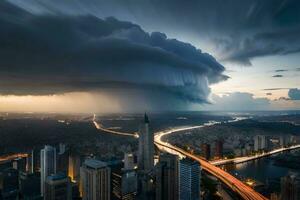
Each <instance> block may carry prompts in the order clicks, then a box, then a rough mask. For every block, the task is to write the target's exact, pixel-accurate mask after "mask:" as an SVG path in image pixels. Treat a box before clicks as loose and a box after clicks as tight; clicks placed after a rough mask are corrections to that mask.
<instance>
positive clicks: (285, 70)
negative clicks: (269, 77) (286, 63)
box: [274, 69, 289, 72]
mask: <svg viewBox="0 0 300 200" xmlns="http://www.w3.org/2000/svg"><path fill="white" fill-rule="evenodd" d="M287 71H289V70H287V69H277V70H274V72H287Z"/></svg>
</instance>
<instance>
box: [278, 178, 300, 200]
mask: <svg viewBox="0 0 300 200" xmlns="http://www.w3.org/2000/svg"><path fill="white" fill-rule="evenodd" d="M280 184H281V199H283V200H299V199H300V176H299V175H298V174H292V173H291V174H289V175H287V176H285V177H282V178H281V179H280Z"/></svg>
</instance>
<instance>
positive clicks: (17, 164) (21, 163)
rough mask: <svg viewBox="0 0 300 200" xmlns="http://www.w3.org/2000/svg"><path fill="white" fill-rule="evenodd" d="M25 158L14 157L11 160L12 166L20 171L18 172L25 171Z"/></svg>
mask: <svg viewBox="0 0 300 200" xmlns="http://www.w3.org/2000/svg"><path fill="white" fill-rule="evenodd" d="M26 159H27V158H16V159H15V160H13V161H12V165H13V168H14V169H16V170H18V171H20V172H26V164H27V162H26Z"/></svg>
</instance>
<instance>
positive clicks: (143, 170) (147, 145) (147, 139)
mask: <svg viewBox="0 0 300 200" xmlns="http://www.w3.org/2000/svg"><path fill="white" fill-rule="evenodd" d="M153 167H154V135H153V132H151V131H150V127H149V119H148V116H147V115H146V114H145V116H144V121H143V122H142V124H141V125H140V129H139V149H138V188H139V194H140V195H141V197H139V198H141V199H151V198H152V197H151V196H152V195H153V193H152V192H153V180H152V178H151V172H152V170H153Z"/></svg>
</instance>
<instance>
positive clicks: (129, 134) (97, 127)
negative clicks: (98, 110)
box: [93, 114, 139, 138]
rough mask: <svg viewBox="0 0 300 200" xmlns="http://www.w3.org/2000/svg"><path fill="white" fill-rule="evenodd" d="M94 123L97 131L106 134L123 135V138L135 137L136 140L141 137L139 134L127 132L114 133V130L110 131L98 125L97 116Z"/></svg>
mask: <svg viewBox="0 0 300 200" xmlns="http://www.w3.org/2000/svg"><path fill="white" fill-rule="evenodd" d="M93 123H94V125H95V127H96V129H98V130H101V131H105V132H108V133H112V134H116V135H123V136H130V137H135V138H138V137H139V135H138V133H127V132H121V131H114V130H110V129H107V128H104V127H103V126H102V125H101V124H100V123H98V122H97V121H96V114H94V117H93Z"/></svg>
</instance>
